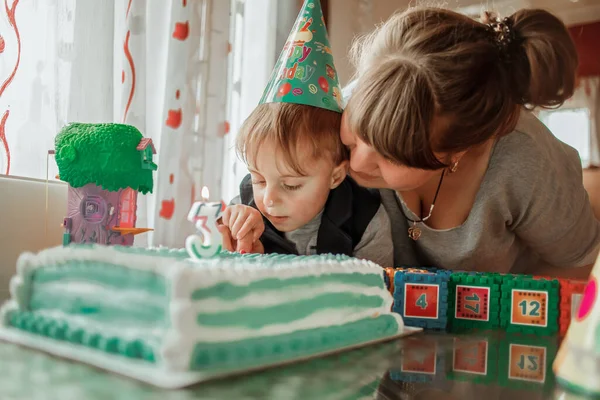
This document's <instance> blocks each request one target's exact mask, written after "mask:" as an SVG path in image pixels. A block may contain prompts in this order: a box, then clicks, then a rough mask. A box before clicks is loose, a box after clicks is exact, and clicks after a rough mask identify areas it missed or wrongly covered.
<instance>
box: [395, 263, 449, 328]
mask: <svg viewBox="0 0 600 400" xmlns="http://www.w3.org/2000/svg"><path fill="white" fill-rule="evenodd" d="M450 276H451V272H450V271H445V270H438V271H436V272H429V271H427V270H416V269H412V268H409V269H397V270H396V273H395V274H394V305H393V307H392V311H394V312H397V313H399V314H400V315H402V318H403V319H404V323H405V324H406V325H407V326H416V327H421V328H426V329H437V330H443V329H445V328H446V324H447V321H448V281H449V280H450Z"/></svg>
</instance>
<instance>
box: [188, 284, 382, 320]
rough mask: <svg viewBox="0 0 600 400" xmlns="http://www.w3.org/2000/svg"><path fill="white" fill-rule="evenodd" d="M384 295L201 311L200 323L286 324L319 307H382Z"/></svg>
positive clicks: (344, 295) (329, 295)
mask: <svg viewBox="0 0 600 400" xmlns="http://www.w3.org/2000/svg"><path fill="white" fill-rule="evenodd" d="M383 302H384V300H383V298H382V297H381V296H367V295H364V294H359V293H326V294H322V295H320V296H315V297H312V298H309V299H304V300H298V301H294V302H289V303H288V302H286V303H283V304H277V305H274V306H269V307H263V308H256V307H241V308H238V309H237V310H234V311H221V312H217V313H205V312H201V313H199V314H198V324H200V325H202V326H211V327H245V328H250V329H260V328H262V327H264V326H267V325H274V324H286V323H290V322H293V321H296V320H299V319H303V318H306V317H308V316H310V315H311V314H314V313H315V312H317V311H319V310H324V309H344V308H353V309H355V310H360V309H369V308H376V307H381V306H382V305H383Z"/></svg>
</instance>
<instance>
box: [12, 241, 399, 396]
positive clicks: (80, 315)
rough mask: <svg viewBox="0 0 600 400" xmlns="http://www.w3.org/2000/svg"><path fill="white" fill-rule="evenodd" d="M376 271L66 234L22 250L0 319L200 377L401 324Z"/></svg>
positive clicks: (342, 261) (322, 258) (29, 331)
mask: <svg viewBox="0 0 600 400" xmlns="http://www.w3.org/2000/svg"><path fill="white" fill-rule="evenodd" d="M383 275H384V272H383V270H382V269H381V267H379V266H378V265H376V264H374V263H372V262H369V261H364V260H358V259H355V258H350V257H346V256H333V255H318V256H293V255H291V256H290V255H288V256H284V255H239V254H234V253H227V252H225V253H220V254H218V255H217V256H214V257H211V258H206V259H201V260H196V259H191V258H189V256H188V253H187V252H186V251H185V250H168V249H161V248H158V249H142V248H135V247H125V246H103V245H97V244H94V245H81V244H72V245H70V246H68V247H56V248H51V249H47V250H43V251H41V252H40V253H38V254H31V253H25V254H23V255H21V257H20V258H19V260H18V264H17V274H16V276H14V277H13V279H12V280H11V287H10V290H11V300H10V301H9V302H7V303H6V304H5V305H4V306H3V307H2V309H1V311H0V324H2V325H3V327H4V329H5V330H8V331H10V332H12V334H13V335H15V334H16V335H17V336H21V337H28V338H29V339H32V338H33V337H36V338H38V339H39V340H41V339H42V338H43V339H44V340H45V342H44V344H40V343H42V342H39V340H38V342H37V343H32V342H30V343H25V344H30V345H33V346H34V347H41V348H42V349H45V350H48V351H50V352H53V351H52V348H53V347H55V346H57V345H62V347H63V350H66V352H67V353H68V354H60V355H64V356H66V357H70V358H76V359H80V360H81V361H90V360H91V363H92V364H98V363H97V362H94V360H96V359H98V354H103V355H105V356H107V357H111V358H110V360H111V361H110V362H109V361H108V359H107V360H105V361H103V362H101V363H100V365H99V366H101V367H105V368H108V369H113V368H114V366H115V365H117V364H115V362H117V361H119V360H120V361H119V362H121V363H123V362H125V364H128V367H127V368H128V369H129V371H126V372H125V373H128V374H133V375H135V374H137V373H136V372H135V371H133V370H134V369H135V366H141V367H142V368H143V369H144V370H145V371H146V372H147V371H149V370H152V369H153V370H155V372H154V373H157V372H158V371H161V374H163V375H164V374H166V373H172V374H175V375H177V374H180V373H183V372H190V371H196V372H200V373H201V375H202V376H203V377H206V376H209V375H214V374H223V373H225V372H230V371H240V370H249V369H253V368H256V367H261V366H267V365H272V364H277V363H281V362H286V361H291V360H296V359H299V358H306V357H310V356H314V355H318V354H323V353H329V352H331V351H335V350H339V349H344V348H348V347H356V346H358V345H364V344H366V343H369V342H373V341H380V340H383V339H386V338H391V337H395V336H398V335H400V334H402V333H404V332H405V331H404V329H403V322H402V317H401V316H399V315H398V314H395V313H392V312H391V305H392V297H391V295H390V293H389V292H388V290H387V288H386V285H385V282H384V276H383ZM0 336H1V335H0ZM16 341H17V342H18V340H16ZM65 345H66V347H65ZM84 349H85V350H84ZM90 350H91V351H90ZM88 358H89V360H88ZM125 364H123V368H125V367H124V365H125ZM118 372H122V371H120V370H119V371H118ZM146 372H140V374H138V375H141V376H138V375H135V377H137V378H140V379H146V377H147V374H146ZM188 378H193V377H188ZM195 378H196V379H197V378H198V376H196V377H195ZM193 380H194V379H192V381H193ZM153 383H157V382H153ZM180 383H181V382H177V383H170V382H165V383H164V385H166V386H169V385H171V384H172V385H175V386H179V385H180ZM158 384H159V385H161V383H160V382H159V383H158Z"/></svg>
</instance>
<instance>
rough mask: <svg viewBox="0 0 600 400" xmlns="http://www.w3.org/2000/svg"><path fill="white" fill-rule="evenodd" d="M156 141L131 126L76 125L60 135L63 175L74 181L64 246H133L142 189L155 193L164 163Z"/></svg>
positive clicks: (139, 230) (57, 149) (59, 159)
mask: <svg viewBox="0 0 600 400" xmlns="http://www.w3.org/2000/svg"><path fill="white" fill-rule="evenodd" d="M154 154H156V150H155V148H154V145H153V144H152V139H147V138H144V137H143V136H142V134H141V133H140V131H139V130H138V129H136V128H135V127H133V126H131V125H123V124H82V123H73V124H70V125H67V126H66V127H65V128H63V129H62V130H61V131H60V132H59V134H58V135H57V136H56V140H55V157H56V164H57V165H58V169H59V176H58V178H59V179H61V180H63V181H65V182H67V183H68V184H69V192H68V203H67V216H66V217H65V218H64V220H63V227H64V229H65V231H64V233H63V245H68V244H69V243H98V244H104V245H116V244H118V245H125V246H130V245H132V244H133V239H134V235H137V234H140V233H143V232H147V231H149V230H151V229H149V228H138V227H136V226H135V224H136V209H137V196H138V192H141V193H142V194H146V193H151V192H152V189H153V176H152V173H153V171H155V170H156V169H157V168H158V167H157V165H156V164H155V163H154V162H153V160H152V158H153V156H154Z"/></svg>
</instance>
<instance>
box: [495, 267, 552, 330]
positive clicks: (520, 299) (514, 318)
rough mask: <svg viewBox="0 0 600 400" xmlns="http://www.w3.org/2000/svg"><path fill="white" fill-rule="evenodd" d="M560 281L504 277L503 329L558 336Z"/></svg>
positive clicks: (514, 276) (501, 307)
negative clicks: (555, 334)
mask: <svg viewBox="0 0 600 400" xmlns="http://www.w3.org/2000/svg"><path fill="white" fill-rule="evenodd" d="M559 295H560V291H559V284H558V280H556V279H552V280H546V279H535V278H533V277H524V276H520V275H519V276H517V275H513V276H504V277H503V282H502V295H501V299H500V326H501V327H502V328H505V329H506V331H507V332H522V333H530V334H536V335H552V334H554V333H556V332H558V314H559V309H558V305H559Z"/></svg>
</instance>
